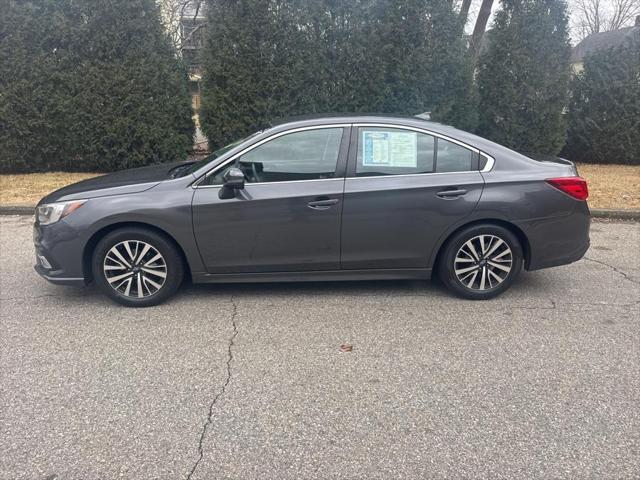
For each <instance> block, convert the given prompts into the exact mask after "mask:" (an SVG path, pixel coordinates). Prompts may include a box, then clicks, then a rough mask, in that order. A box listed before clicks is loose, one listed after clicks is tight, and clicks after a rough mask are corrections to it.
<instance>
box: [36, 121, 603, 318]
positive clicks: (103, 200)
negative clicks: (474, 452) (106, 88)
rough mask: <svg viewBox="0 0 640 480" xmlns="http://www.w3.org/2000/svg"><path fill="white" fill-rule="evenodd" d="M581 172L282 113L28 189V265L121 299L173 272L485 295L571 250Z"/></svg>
mask: <svg viewBox="0 0 640 480" xmlns="http://www.w3.org/2000/svg"><path fill="white" fill-rule="evenodd" d="M587 195H588V192H587V185H586V182H585V180H584V179H582V178H580V177H578V176H577V172H576V168H575V166H574V165H573V164H572V163H571V162H569V161H566V160H563V159H558V158H543V159H536V158H534V157H532V156H525V155H521V154H519V153H516V152H514V151H512V150H509V149H508V148H505V147H503V146H500V145H498V144H496V143H493V142H491V141H488V140H486V139H483V138H480V137H478V136H475V135H472V134H470V133H466V132H463V131H460V130H456V129H454V128H452V127H448V126H444V125H440V124H436V123H430V122H425V121H423V120H420V119H416V118H395V117H382V116H344V117H330V118H316V119H306V120H298V121H292V122H287V123H283V124H279V125H276V126H274V127H272V128H269V129H267V130H264V131H261V132H257V133H256V134H254V135H252V136H250V137H248V138H246V139H243V140H240V141H238V142H235V143H233V144H231V145H228V146H226V147H224V148H222V149H220V150H218V151H216V152H214V153H213V154H212V155H210V156H209V157H207V158H206V159H204V160H202V161H199V162H193V163H178V164H171V165H167V164H164V165H156V166H151V167H144V168H138V169H133V170H126V171H122V172H117V173H113V174H110V175H105V176H102V177H97V178H94V179H90V180H85V181H83V182H80V183H76V184H74V185H70V186H68V187H65V188H62V189H60V190H58V191H56V192H53V193H51V194H50V195H48V196H47V197H45V198H43V199H42V200H41V201H40V203H39V204H38V206H37V211H36V222H35V226H34V241H35V247H36V259H37V264H36V267H35V268H36V271H37V272H38V273H39V274H40V275H41V276H43V277H44V278H46V279H47V280H49V281H51V282H53V283H57V284H71V285H74V284H75V285H83V284H86V283H89V282H95V283H96V285H97V286H98V287H99V288H100V289H101V290H102V291H103V292H104V293H106V294H107V295H108V296H110V297H111V298H112V299H114V300H115V301H117V302H119V303H121V304H123V305H127V306H132V307H144V306H150V305H156V304H158V303H160V302H162V301H164V300H166V299H167V298H169V297H170V296H171V295H173V294H174V293H175V292H176V290H177V289H178V287H179V286H180V284H181V282H182V281H183V280H184V279H185V278H189V279H190V280H191V281H193V282H196V283H218V282H264V281H305V280H360V279H428V278H430V277H431V275H432V274H433V273H437V274H438V275H439V276H440V278H441V279H442V281H443V282H444V284H445V285H447V286H448V287H449V288H450V289H451V290H452V291H453V292H454V293H456V294H457V295H459V296H461V297H464V298H469V299H488V298H492V297H494V296H496V295H498V294H500V293H502V292H504V291H505V290H506V289H507V288H509V286H510V285H511V284H512V283H513V282H514V281H515V280H516V277H517V276H518V274H519V273H520V271H521V270H522V268H525V269H528V270H536V269H541V268H547V267H553V266H557V265H564V264H567V263H570V262H574V261H576V260H578V259H580V258H581V257H582V256H583V255H584V253H585V252H586V250H587V249H588V247H589V221H590V217H589V209H588V207H587V202H586V199H587Z"/></svg>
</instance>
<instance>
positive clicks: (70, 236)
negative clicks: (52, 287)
mask: <svg viewBox="0 0 640 480" xmlns="http://www.w3.org/2000/svg"><path fill="white" fill-rule="evenodd" d="M33 243H34V247H35V257H36V265H35V266H34V269H35V271H36V272H37V273H38V275H40V276H41V277H42V278H44V279H45V280H48V281H49V282H51V283H54V284H56V285H75V286H82V285H85V284H86V282H85V278H84V272H83V266H82V252H83V250H84V242H83V241H82V239H81V238H80V236H79V235H78V233H77V231H76V230H75V229H74V228H73V227H71V226H70V225H69V224H67V223H66V222H65V221H64V219H63V220H60V221H59V222H56V223H54V224H52V225H45V226H42V225H39V224H38V223H37V222H36V223H35V224H34V226H33Z"/></svg>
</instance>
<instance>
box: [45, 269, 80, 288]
mask: <svg viewBox="0 0 640 480" xmlns="http://www.w3.org/2000/svg"><path fill="white" fill-rule="evenodd" d="M33 268H34V269H35V271H36V273H37V274H38V275H40V276H41V277H42V278H44V279H45V280H48V281H49V282H51V283H53V284H55V285H71V286H75V287H82V286H84V285H85V281H84V278H82V277H79V278H77V277H76V278H74V277H62V276H59V275H60V274H62V275H64V272H61V271H59V270H58V271H56V270H47V269H46V268H44V267H43V266H42V265H40V264H36V265H35V266H34V267H33Z"/></svg>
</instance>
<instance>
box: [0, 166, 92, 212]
mask: <svg viewBox="0 0 640 480" xmlns="http://www.w3.org/2000/svg"><path fill="white" fill-rule="evenodd" d="M98 175H99V174H98V173H67V172H51V173H27V174H23V175H0V187H1V188H0V203H1V204H5V205H6V204H21V203H23V204H30V205H35V204H36V203H38V200H40V199H41V198H42V197H44V196H45V195H47V194H48V193H51V192H53V191H54V190H57V189H58V188H62V187H64V186H65V185H69V184H71V183H76V182H79V181H80V180H84V179H86V178H92V177H96V176H98Z"/></svg>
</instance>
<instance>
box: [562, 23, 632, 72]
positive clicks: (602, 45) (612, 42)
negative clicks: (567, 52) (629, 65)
mask: <svg viewBox="0 0 640 480" xmlns="http://www.w3.org/2000/svg"><path fill="white" fill-rule="evenodd" d="M634 37H635V40H636V41H637V39H638V38H640V26H634V27H626V28H621V29H619V30H612V31H610V32H598V33H592V34H591V35H589V36H588V37H586V38H585V39H584V40H582V41H581V42H580V43H579V44H578V45H576V46H575V47H573V48H572V49H571V63H576V62H581V61H582V60H583V59H584V57H585V56H587V55H590V54H592V53H594V52H597V51H599V50H605V49H608V48H615V47H620V46H622V45H624V44H626V43H628V42H629V43H630V42H633V41H634Z"/></svg>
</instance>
